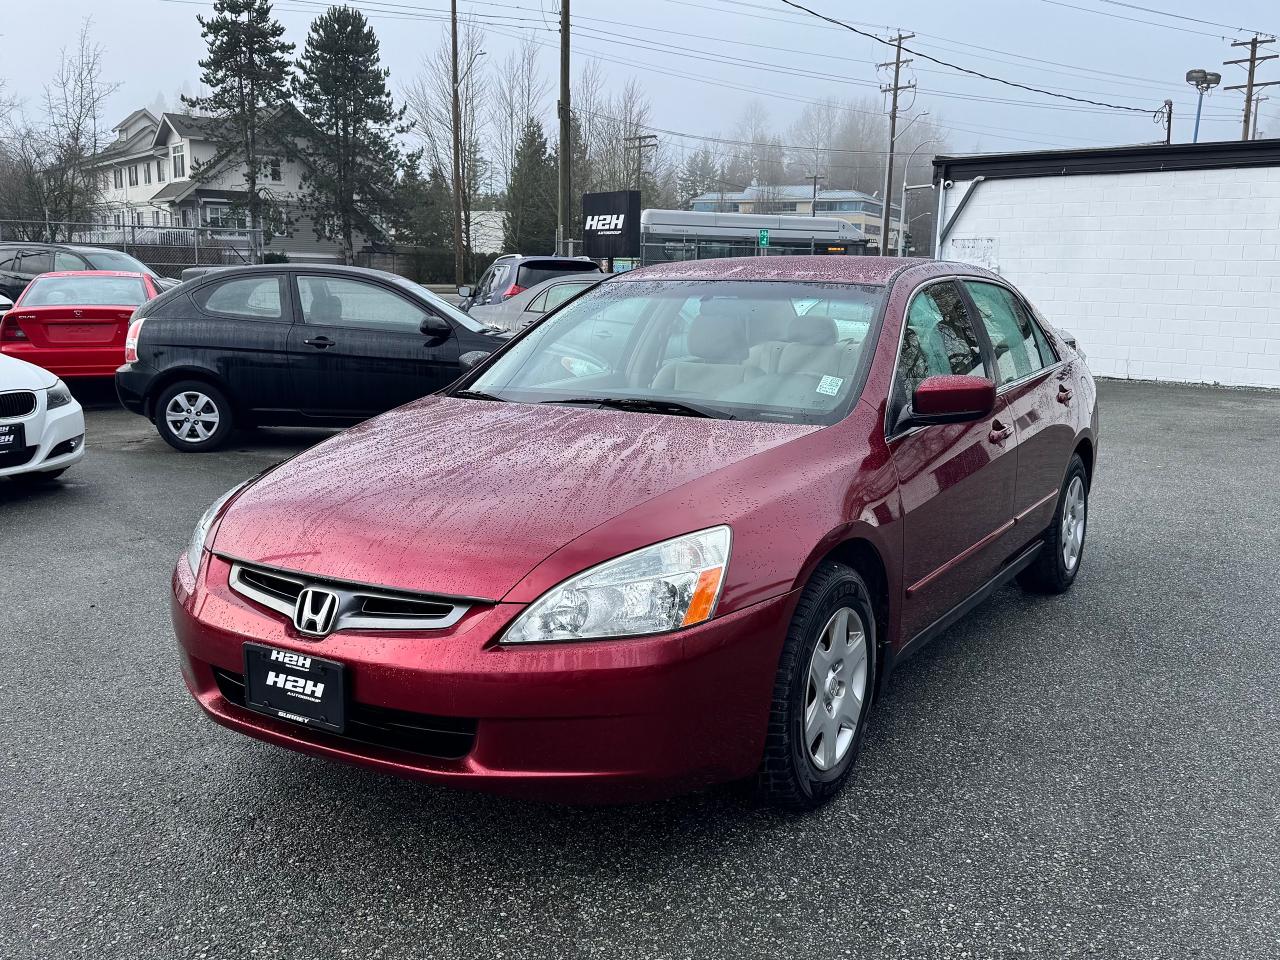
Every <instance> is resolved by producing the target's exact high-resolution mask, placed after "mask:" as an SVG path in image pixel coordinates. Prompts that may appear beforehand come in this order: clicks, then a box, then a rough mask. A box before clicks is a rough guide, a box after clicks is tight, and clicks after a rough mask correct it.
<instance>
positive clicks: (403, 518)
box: [212, 397, 818, 600]
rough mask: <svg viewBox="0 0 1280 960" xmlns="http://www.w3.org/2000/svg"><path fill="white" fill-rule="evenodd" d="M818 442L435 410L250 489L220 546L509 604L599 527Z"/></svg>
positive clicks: (803, 429)
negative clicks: (522, 585)
mask: <svg viewBox="0 0 1280 960" xmlns="http://www.w3.org/2000/svg"><path fill="white" fill-rule="evenodd" d="M816 429H818V428H817V427H812V426H805V425H797V424H769V423H756V422H746V421H727V420H715V419H702V418H695V417H675V416H664V415H658V414H649V413H634V412H623V411H610V410H598V409H594V408H583V407H565V406H536V405H531V404H520V403H498V402H493V401H484V400H461V399H456V398H453V397H430V398H427V399H425V400H420V401H418V402H416V403H413V404H410V405H408V406H406V407H401V408H399V409H398V410H393V411H391V412H390V413H387V414H384V415H383V416H381V417H378V418H376V419H374V420H370V421H368V422H367V423H364V424H361V425H360V426H358V427H354V428H352V429H350V430H348V431H346V432H345V433H342V434H339V435H337V436H335V437H332V438H330V439H329V440H326V441H325V442H323V443H321V444H319V445H318V446H316V447H313V448H312V449H311V450H308V451H306V452H305V453H302V454H300V455H299V456H297V457H295V458H293V459H292V460H289V461H287V462H285V463H284V464H282V465H281V466H279V467H277V468H276V469H274V470H272V471H270V472H268V473H267V474H266V475H264V476H263V477H261V478H260V479H259V480H257V481H256V482H254V483H252V484H251V485H249V486H248V487H247V488H246V489H245V490H244V491H243V492H242V493H241V494H240V495H239V496H238V497H236V498H235V499H234V500H233V501H232V503H231V506H230V507H229V508H228V510H227V511H226V512H225V513H224V515H223V517H222V520H221V522H220V523H219V525H218V529H217V531H216V533H215V536H214V541H213V544H212V548H213V550H214V551H215V552H216V553H219V554H223V555H226V556H231V557H235V558H238V559H241V560H246V561H249V562H253V563H260V564H263V565H267V566H274V567H280V568H284V569H288V570H295V571H300V572H303V573H308V574H311V575H314V576H317V577H325V578H332V579H339V580H351V581H357V582H361V583H370V584H377V585H381V586H387V587H393V588H398V589H402V590H411V591H417V592H424V593H435V594H446V595H451V596H461V597H476V598H481V599H487V600H499V599H501V598H502V597H503V596H504V595H505V594H506V593H507V592H508V591H510V590H511V588H512V587H513V586H515V585H516V584H517V583H518V582H519V581H520V579H521V578H522V577H524V576H525V575H526V574H527V573H528V572H529V571H530V570H532V569H533V568H534V567H535V566H536V565H537V564H538V563H540V562H541V561H542V560H544V559H545V558H547V557H548V556H550V555H551V554H552V553H553V552H555V551H556V550H558V549H559V548H560V547H562V546H564V545H565V544H567V543H569V542H570V541H572V540H574V539H575V538H576V537H578V536H580V535H581V534H583V533H585V532H586V531H588V530H590V529H592V528H593V527H595V526H597V525H599V524H601V523H603V522H605V521H607V520H610V519H612V518H613V517H616V516H618V515H620V514H622V513H624V512H626V511H627V510H629V509H631V508H633V507H635V506H636V505H638V504H640V503H643V502H645V501H647V500H650V499H652V498H653V497H655V496H658V495H660V494H663V493H666V492H668V491H671V490H674V489H675V488H677V487H679V486H681V485H683V484H686V483H690V482H692V481H694V480H696V479H697V478H699V477H702V476H705V475H706V474H709V473H711V472H713V471H716V470H719V469H721V468H723V467H726V466H728V465H731V464H733V463H736V462H738V461H741V460H745V459H747V458H750V457H752V456H755V455H757V454H759V453H762V452H764V451H765V450H768V449H770V448H772V447H775V446H778V445H779V444H783V443H786V442H788V441H790V440H793V439H796V438H798V437H801V436H803V435H805V434H808V433H811V432H813V431H814V430H816ZM599 559H600V560H605V559H608V558H607V557H600V558H599Z"/></svg>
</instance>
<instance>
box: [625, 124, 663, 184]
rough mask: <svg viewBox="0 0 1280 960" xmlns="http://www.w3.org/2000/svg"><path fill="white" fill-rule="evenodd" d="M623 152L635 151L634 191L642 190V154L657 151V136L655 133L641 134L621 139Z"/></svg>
mask: <svg viewBox="0 0 1280 960" xmlns="http://www.w3.org/2000/svg"><path fill="white" fill-rule="evenodd" d="M622 143H623V145H624V146H623V150H635V152H636V189H637V190H642V189H643V188H644V152H645V151H646V150H657V149H658V135H657V134H656V133H641V134H637V135H636V136H634V137H623V138H622Z"/></svg>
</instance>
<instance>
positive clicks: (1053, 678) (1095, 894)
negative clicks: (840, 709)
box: [0, 383, 1280, 960]
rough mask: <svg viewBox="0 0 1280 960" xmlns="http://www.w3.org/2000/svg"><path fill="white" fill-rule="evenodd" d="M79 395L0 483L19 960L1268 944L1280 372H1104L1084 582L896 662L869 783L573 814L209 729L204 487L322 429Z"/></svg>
mask: <svg viewBox="0 0 1280 960" xmlns="http://www.w3.org/2000/svg"><path fill="white" fill-rule="evenodd" d="M108 400H109V397H107V396H105V395H96V401H97V403H96V405H95V406H94V408H93V409H91V410H90V412H89V415H88V429H89V453H88V456H87V458H86V460H85V461H84V462H83V463H82V464H81V465H80V466H78V467H76V468H74V469H73V470H71V471H70V472H68V473H67V474H66V476H65V477H64V481H63V482H62V483H61V484H58V485H55V486H53V487H51V488H49V489H47V490H41V491H37V492H25V491H19V490H18V489H17V488H16V487H15V486H13V485H6V484H4V482H3V481H0V657H2V659H0V708H2V709H3V717H2V718H0V746H2V748H3V749H2V751H0V753H2V756H0V957H4V958H10V957H12V958H18V957H23V958H40V960H50V958H60V957H94V958H106V957H128V958H131V960H139V958H150V957H157V958H158V957H165V958H168V957H184V958H185V957H218V958H229V957H270V958H294V957H296V958H314V957H321V956H354V957H397V958H398V957H432V958H444V957H476V958H479V957H486V958H488V957H539V958H542V957H637V958H640V957H644V958H650V957H663V958H666V957H671V958H678V957H690V958H693V957H697V958H702V957H734V958H741V957H762V958H763V957H769V958H781V957H792V956H806V957H816V958H825V957H876V958H883V957H912V958H919V957H974V958H980V957H1005V956H1015V955H1040V956H1053V957H1233V958H1238V957H1258V958H1262V957H1268V958H1274V957H1276V956H1277V955H1278V954H1280V881H1278V880H1277V876H1278V865H1280V789H1277V788H1278V787H1280V697H1278V696H1277V691H1278V690H1280V645H1278V644H1277V643H1276V642H1275V623H1276V621H1277V620H1278V619H1280V586H1278V585H1277V555H1278V554H1280V550H1278V548H1280V534H1277V532H1276V530H1277V523H1278V522H1280V495H1278V494H1277V492H1276V478H1277V476H1278V475H1280V395H1277V394H1274V393H1264V392H1254V391H1244V390H1238V391H1237V390H1232V391H1225V390H1210V389H1200V388H1186V387H1173V386H1153V385H1150V384H1121V383H1105V384H1103V385H1102V388H1101V403H1102V416H1103V430H1104V433H1103V444H1102V447H1101V451H1100V460H1099V465H1098V479H1097V483H1096V486H1095V490H1094V496H1093V501H1092V515H1091V526H1090V532H1089V541H1088V545H1087V548H1086V554H1085V562H1084V568H1083V570H1082V573H1081V576H1080V579H1079V580H1078V581H1077V584H1076V587H1075V590H1074V592H1073V593H1071V594H1070V595H1068V596H1065V597H1059V598H1052V599H1044V598H1039V597H1030V596H1026V595H1023V594H1022V593H1021V592H1019V591H1018V590H1017V589H1016V588H1008V589H1005V590H1003V591H1002V592H1000V593H999V594H998V595H997V596H996V597H994V598H993V599H992V600H991V601H990V602H988V603H987V604H985V605H984V606H982V607H981V608H979V610H977V611H976V612H975V613H974V614H972V615H971V616H970V617H968V618H967V619H966V620H964V621H963V622H962V623H961V624H959V625H958V626H957V627H955V628H953V629H952V630H951V631H950V632H948V633H947V634H946V635H945V636H943V637H942V638H941V639H940V640H938V641H937V642H936V643H934V644H933V645H932V646H931V647H930V648H928V649H927V650H926V651H925V652H923V653H922V654H921V655H920V656H919V657H917V658H916V659H915V660H913V661H911V662H910V663H909V664H908V665H906V666H905V667H903V668H902V669H901V670H900V672H899V673H898V674H897V675H896V676H895V678H894V681H893V684H892V686H891V688H890V690H889V693H888V696H887V697H886V699H885V700H884V701H882V703H881V704H880V706H879V709H878V712H877V713H876V714H875V715H874V716H873V718H872V725H871V728H870V730H869V737H868V741H867V745H866V748H865V752H864V754H863V757H862V762H861V767H860V771H859V773H858V775H857V778H856V781H855V783H854V784H853V785H852V789H850V790H848V791H847V792H846V793H845V794H844V795H843V796H841V797H840V798H839V799H838V800H837V801H836V802H834V803H833V804H831V805H830V806H828V807H827V808H825V809H824V810H822V811H820V812H818V813H816V814H813V815H809V816H802V817H797V816H792V815H784V814H779V813H775V812H772V811H769V810H766V809H762V808H760V807H759V806H757V805H755V804H754V803H753V802H752V801H751V800H750V799H749V797H747V796H746V795H744V793H743V792H742V791H741V790H737V789H733V788H725V789H718V790H713V791H710V792H707V793H703V794H699V795H695V796H692V797H685V798H680V799H676V800H672V801H668V802H664V803H661V804H656V805H649V806H638V807H630V808H621V809H619V808H603V809H601V808H594V809H574V808H563V807H554V806H544V805H537V804H528V803H520V802H515V801H510V800H501V799H495V798H491V797H486V796H482V795H472V794H466V793H454V792H448V791H444V790H441V789H436V788H432V787H427V786H424V785H421V784H415V783H408V782H401V781H397V780H392V779H389V778H386V777H384V776H381V775H376V774H372V773H368V772H364V771H361V770H356V769H351V768H347V767H343V766H336V765H332V764H329V763H325V762H323V761H320V760H316V759H311V758H308V757H303V756H299V755H295V754H292V753H288V752H285V751H282V750H278V749H275V748H272V747H269V746H266V745H264V744H261V743H258V742H256V741H252V740H249V739H246V738H243V737H240V736H238V735H236V734H234V733H231V732H230V731H227V730H224V729H222V728H220V727H217V726H215V725H214V724H212V723H211V722H209V721H207V720H206V719H204V717H203V716H202V715H201V714H200V713H199V711H198V709H197V708H196V706H195V704H194V702H192V701H191V699H190V698H189V697H188V695H187V693H186V690H185V688H184V687H183V685H182V681H181V678H180V676H179V674H178V670H177V666H176V662H175V657H174V653H173V649H174V648H173V640H172V637H171V633H170V628H169V619H168V609H167V603H168V600H167V594H168V580H169V573H170V570H171V568H172V565H173V562H174V559H175V558H176V556H177V555H178V553H179V552H180V551H181V549H182V548H183V546H184V545H185V543H186V540H187V537H188V536H189V534H190V531H191V528H192V526H193V524H194V522H195V520H196V518H197V517H198V516H199V515H200V513H201V512H202V511H203V510H204V508H205V507H206V506H207V505H208V504H209V502H211V501H212V500H213V499H214V498H215V497H216V496H217V495H218V494H220V493H221V492H222V491H224V490H225V489H227V488H228V487H230V486H232V485H233V484H235V483H236V482H238V481H240V480H242V479H244V478H245V477H247V476H250V475H252V474H254V473H256V472H257V471H259V470H261V469H262V468H263V467H266V466H268V465H269V464H271V463H272V462H274V461H276V460H279V459H281V458H283V457H285V456H288V455H290V454H292V453H294V452H295V451H297V450H299V449H301V448H303V447H304V446H307V445H309V444H310V443H313V442H315V441H316V440H317V439H319V438H320V437H322V436H324V435H325V434H323V433H320V432H305V431H283V430H279V431H260V432H258V433H255V434H252V435H249V436H247V437H244V438H242V439H241V440H240V441H239V442H237V443H236V444H235V445H234V446H233V447H232V448H231V449H230V450H229V451H227V452H224V453H221V454H215V455H207V456H191V455H186V456H184V455H181V454H178V453H176V452H174V451H173V450H171V449H170V448H169V447H168V446H166V445H165V444H164V443H163V442H162V441H161V440H160V439H159V437H158V436H157V435H156V434H155V431H154V430H153V429H151V428H150V426H149V425H148V424H146V423H145V422H143V421H142V420H141V419H140V418H137V417H134V416H132V415H130V414H127V413H125V412H123V411H119V410H116V409H113V408H111V406H110V405H109V403H108V402H107V401H108Z"/></svg>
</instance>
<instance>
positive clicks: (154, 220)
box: [151, 210, 160, 227]
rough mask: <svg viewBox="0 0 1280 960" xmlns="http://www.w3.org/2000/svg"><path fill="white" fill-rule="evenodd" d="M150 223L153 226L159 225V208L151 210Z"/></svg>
mask: <svg viewBox="0 0 1280 960" xmlns="http://www.w3.org/2000/svg"><path fill="white" fill-rule="evenodd" d="M151 225H152V226H153V227H158V226H160V211H159V210H152V211H151Z"/></svg>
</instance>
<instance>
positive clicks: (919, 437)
mask: <svg viewBox="0 0 1280 960" xmlns="http://www.w3.org/2000/svg"><path fill="white" fill-rule="evenodd" d="M948 374H964V375H972V376H985V377H987V378H990V377H991V371H990V368H989V365H988V362H987V359H986V349H985V342H984V341H983V340H981V339H980V336H979V333H978V328H977V326H976V325H975V324H974V322H973V318H972V317H971V316H970V314H969V311H968V308H967V307H966V305H965V301H964V299H963V298H962V297H961V295H960V292H959V290H958V289H957V288H956V285H955V283H954V282H952V281H949V280H948V281H944V282H940V283H933V284H929V285H927V286H925V287H923V288H921V289H920V290H918V291H917V292H916V294H915V295H914V296H913V298H912V299H911V301H910V304H909V306H908V308H907V316H906V319H905V322H904V324H903V336H902V343H901V346H900V348H899V354H898V364H897V370H896V373H895V376H894V390H893V395H892V396H891V397H890V400H889V411H888V437H887V442H888V445H889V449H890V451H891V453H892V456H893V462H894V466H895V467H896V469H897V472H898V480H899V486H900V490H901V496H902V513H903V531H904V533H903V586H904V589H905V591H906V602H905V604H904V606H903V636H905V637H906V638H907V639H908V640H910V639H911V638H913V637H915V636H916V635H917V634H918V633H920V632H921V631H922V630H924V629H926V628H927V627H929V626H930V625H931V624H933V623H934V622H935V621H937V620H938V619H939V618H941V617H942V616H944V615H945V614H946V613H947V612H948V611H950V610H951V609H952V607H954V606H956V605H957V604H959V603H961V602H963V601H964V600H965V599H966V598H968V597H969V596H970V595H971V594H972V593H974V591H976V590H977V589H978V588H979V587H981V586H982V585H983V584H984V583H986V581H987V580H989V579H990V578H991V577H992V576H994V574H995V573H996V571H997V570H998V569H999V567H1000V564H1001V563H1002V562H1003V560H1004V559H1005V557H1006V555H1007V552H1008V534H1009V531H1010V530H1011V529H1012V527H1013V514H1014V487H1015V482H1016V479H1017V455H1016V452H1015V450H1016V447H1017V436H1016V434H1015V432H1014V428H1013V422H1012V420H1011V419H1010V416H1009V413H1008V411H1007V409H1006V406H1005V400H1004V398H1002V397H1001V398H998V399H997V401H996V406H995V409H993V410H992V411H991V413H990V414H988V415H987V416H985V417H982V418H980V419H978V420H975V421H972V422H970V423H954V424H938V425H933V426H920V427H913V428H909V429H905V430H898V429H897V428H896V427H895V426H894V423H895V421H896V420H897V418H898V416H899V415H900V413H901V411H902V410H903V409H904V408H905V407H906V406H907V405H909V403H910V400H911V396H912V395H913V394H914V392H915V388H916V387H918V386H919V385H920V383H921V382H922V381H923V380H924V379H925V378H927V377H932V376H942V375H948Z"/></svg>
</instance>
